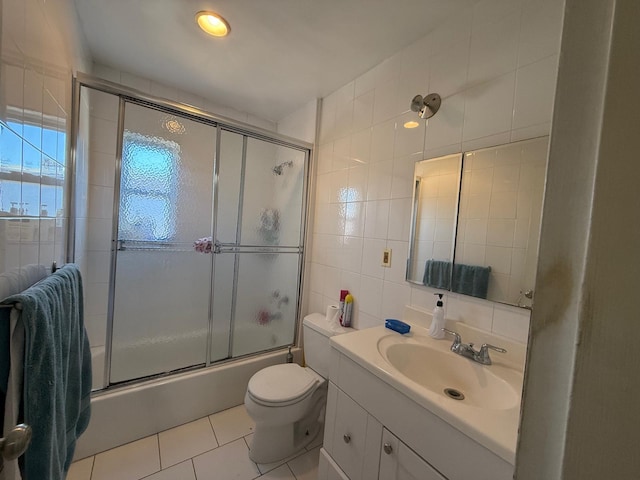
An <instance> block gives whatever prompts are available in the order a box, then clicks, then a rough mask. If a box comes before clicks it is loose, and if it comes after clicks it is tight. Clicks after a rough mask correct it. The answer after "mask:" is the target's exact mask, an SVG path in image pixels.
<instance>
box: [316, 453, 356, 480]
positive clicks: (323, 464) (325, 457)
mask: <svg viewBox="0 0 640 480" xmlns="http://www.w3.org/2000/svg"><path fill="white" fill-rule="evenodd" d="M318 480H349V477H347V476H346V475H345V474H344V472H343V471H342V470H340V467H338V465H337V464H336V462H334V461H333V459H332V458H331V457H330V456H329V454H328V453H327V451H326V450H325V449H324V448H321V449H320V460H319V463H318Z"/></svg>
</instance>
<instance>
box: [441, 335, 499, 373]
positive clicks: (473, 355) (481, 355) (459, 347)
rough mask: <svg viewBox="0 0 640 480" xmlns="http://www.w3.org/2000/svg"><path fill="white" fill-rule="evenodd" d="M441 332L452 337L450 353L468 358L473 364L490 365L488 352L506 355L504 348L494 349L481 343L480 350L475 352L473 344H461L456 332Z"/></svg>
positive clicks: (460, 338)
mask: <svg viewBox="0 0 640 480" xmlns="http://www.w3.org/2000/svg"><path fill="white" fill-rule="evenodd" d="M442 331H443V332H445V333H448V334H449V335H452V336H453V343H452V344H451V351H452V352H453V353H457V354H458V355H462V356H463V357H466V358H470V359H471V360H473V361H474V362H478V363H481V364H482V365H491V357H489V350H493V351H496V352H499V353H507V351H506V350H505V349H504V348H500V347H495V346H493V345H489V344H488V343H483V344H482V346H481V347H480V350H475V349H474V348H473V343H462V337H460V335H459V334H458V332H454V331H453V330H448V329H446V328H443V329H442Z"/></svg>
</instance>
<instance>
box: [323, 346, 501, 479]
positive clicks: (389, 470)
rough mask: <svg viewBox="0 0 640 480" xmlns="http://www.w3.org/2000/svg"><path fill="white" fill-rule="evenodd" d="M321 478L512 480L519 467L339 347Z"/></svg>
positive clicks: (332, 366)
mask: <svg viewBox="0 0 640 480" xmlns="http://www.w3.org/2000/svg"><path fill="white" fill-rule="evenodd" d="M329 380H330V381H329V389H328V394H327V408H326V416H325V433H324V441H323V446H322V449H321V455H320V463H319V468H318V480H376V479H377V480H414V479H415V480H463V479H467V478H474V479H475V480H511V479H512V478H513V464H512V463H511V462H508V461H505V460H504V459H503V458H500V457H499V456H498V455H496V454H495V453H493V452H491V451H490V450H488V449H487V448H486V447H484V446H483V445H481V444H479V443H477V442H476V441H474V440H472V439H471V438H470V437H468V436H467V435H465V434H464V433H462V432H461V431H459V430H458V429H456V428H455V427H453V426H452V425H450V424H449V423H447V422H446V421H444V420H442V419H441V418H439V417H438V416H437V415H435V414H434V413H432V412H430V411H429V410H428V409H426V408H424V407H422V406H420V405H418V404H417V403H415V402H414V401H412V400H411V399H410V398H408V397H407V396H405V395H404V394H402V393H401V392H399V391H398V390H396V389H395V388H393V387H392V386H390V385H389V384H387V383H385V382H383V381H382V380H380V379H379V378H378V377H377V376H376V375H374V374H373V373H372V372H371V371H369V370H368V369H366V368H363V367H362V366H361V365H359V364H358V363H357V362H356V361H354V359H352V358H349V357H348V356H347V355H345V354H343V353H341V352H339V351H337V350H336V348H332V350H331V362H330V373H329Z"/></svg>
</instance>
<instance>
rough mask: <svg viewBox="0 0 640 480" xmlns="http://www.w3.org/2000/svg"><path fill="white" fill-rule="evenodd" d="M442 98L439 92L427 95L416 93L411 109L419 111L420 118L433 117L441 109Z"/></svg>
mask: <svg viewBox="0 0 640 480" xmlns="http://www.w3.org/2000/svg"><path fill="white" fill-rule="evenodd" d="M441 103H442V99H441V98H440V95H438V94H437V93H429V94H428V95H426V96H424V97H423V96H422V95H416V96H415V97H413V100H411V110H412V111H413V112H418V115H419V116H420V118H431V117H433V116H434V115H435V114H436V113H437V112H438V110H439V109H440V104H441Z"/></svg>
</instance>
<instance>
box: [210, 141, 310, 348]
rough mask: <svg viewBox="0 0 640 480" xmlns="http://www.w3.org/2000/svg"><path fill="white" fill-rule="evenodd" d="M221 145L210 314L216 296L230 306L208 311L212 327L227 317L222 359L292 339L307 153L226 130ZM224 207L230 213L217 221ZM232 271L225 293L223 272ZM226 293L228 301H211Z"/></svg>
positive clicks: (293, 338)
mask: <svg viewBox="0 0 640 480" xmlns="http://www.w3.org/2000/svg"><path fill="white" fill-rule="evenodd" d="M240 140H242V148H240ZM232 141H233V143H234V144H235V145H236V148H234V149H232V148H231V147H230V144H231V143H232ZM220 143H221V145H220V146H221V154H220V167H219V168H220V175H219V178H220V179H219V182H218V185H219V187H218V201H217V206H218V208H217V212H218V213H217V218H218V219H219V220H218V224H217V227H216V238H217V240H218V242H219V254H218V255H216V259H215V276H214V278H215V280H214V302H213V303H214V309H215V312H216V313H217V312H219V308H220V304H219V303H218V302H219V299H220V298H226V299H229V300H228V302H226V304H225V305H226V306H225V310H224V312H220V313H222V316H221V318H218V319H217V320H216V313H214V325H215V324H216V323H218V322H221V321H222V319H227V318H228V319H229V320H228V322H229V323H230V326H231V329H230V335H231V337H230V338H229V347H230V352H229V356H231V357H238V356H242V355H247V354H251V353H255V352H259V351H264V350H270V349H274V348H277V347H282V346H285V345H290V344H292V343H293V342H294V340H295V331H296V328H295V325H296V316H297V312H298V297H299V285H300V272H301V260H302V226H303V225H304V215H303V212H304V198H305V196H304V194H305V174H306V164H307V153H306V151H303V150H298V149H295V148H291V147H288V146H282V145H278V144H275V143H272V142H268V141H263V140H259V139H256V138H249V137H247V136H240V135H238V134H235V133H231V132H223V135H222V137H221V142H220ZM231 171H233V173H232V174H230V173H231ZM231 205H237V206H238V208H237V212H236V211H233V214H232V215H230V216H229V217H228V218H227V219H226V220H225V221H224V222H223V223H220V219H221V215H222V212H223V211H227V213H229V209H230V208H231V207H230V206H231ZM232 259H233V260H232ZM222 266H224V268H222V269H221V268H220V267H222ZM232 268H233V271H234V272H235V274H234V276H233V278H234V282H233V288H232V289H231V288H230V287H229V285H228V283H226V282H225V278H229V277H228V275H225V272H230V271H231V270H232ZM225 290H226V291H227V292H229V291H230V290H231V292H230V293H231V297H230V298H229V295H228V294H227V295H224V296H222V295H219V294H218V295H216V292H218V291H225ZM216 305H217V306H216ZM214 328H215V327H214ZM214 343H215V336H214ZM215 356H216V352H215V351H214V352H212V358H215Z"/></svg>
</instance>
